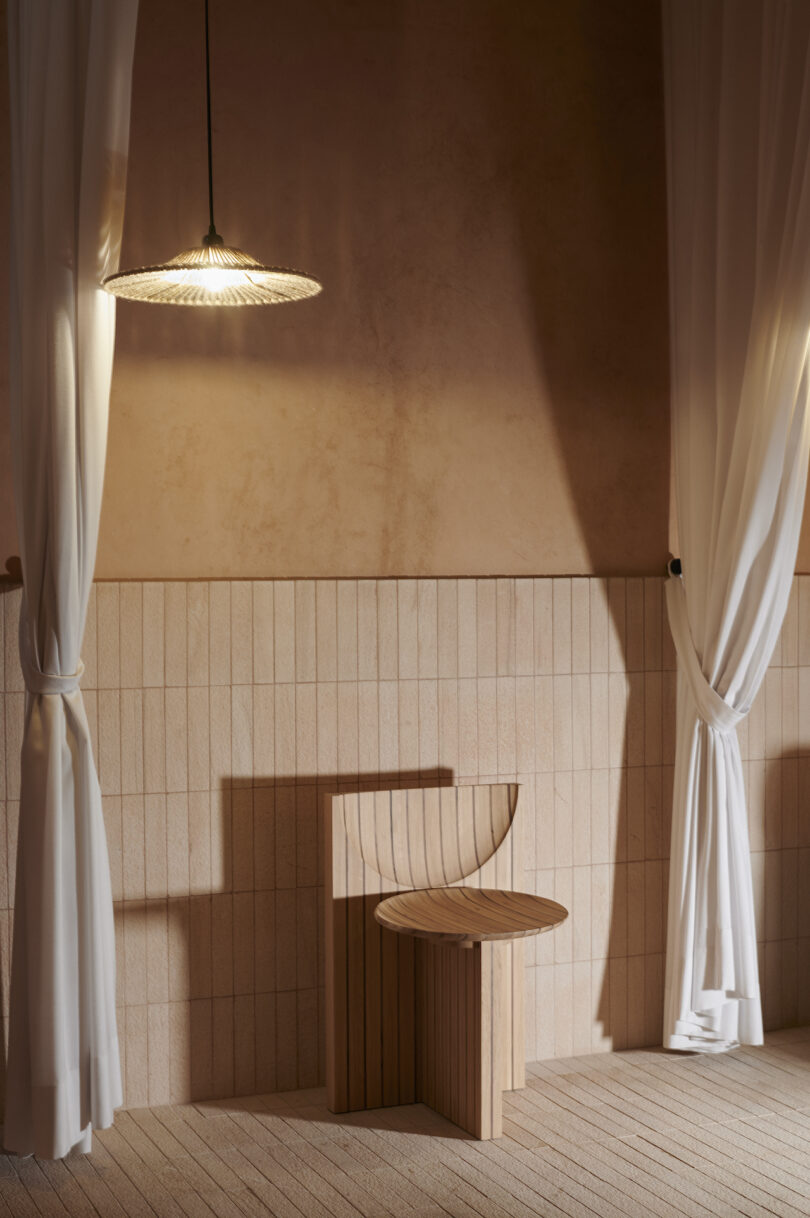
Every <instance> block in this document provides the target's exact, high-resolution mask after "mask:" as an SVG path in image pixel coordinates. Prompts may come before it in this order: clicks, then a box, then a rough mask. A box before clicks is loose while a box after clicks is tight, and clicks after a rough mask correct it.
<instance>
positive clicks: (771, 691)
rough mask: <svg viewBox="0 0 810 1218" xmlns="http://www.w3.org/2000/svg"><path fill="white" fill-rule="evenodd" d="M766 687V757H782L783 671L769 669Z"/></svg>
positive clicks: (766, 676)
mask: <svg viewBox="0 0 810 1218" xmlns="http://www.w3.org/2000/svg"><path fill="white" fill-rule="evenodd" d="M763 684H764V687H765V756H766V757H781V755H782V670H781V668H769V669H768V671H767V672H766V673H765V680H764V682H763Z"/></svg>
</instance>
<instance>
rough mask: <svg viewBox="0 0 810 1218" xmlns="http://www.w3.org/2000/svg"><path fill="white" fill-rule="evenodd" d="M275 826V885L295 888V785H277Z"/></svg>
mask: <svg viewBox="0 0 810 1218" xmlns="http://www.w3.org/2000/svg"><path fill="white" fill-rule="evenodd" d="M275 826H276V840H275V862H276V882H275V886H276V888H294V887H295V885H296V858H295V828H296V825H295V787H294V786H284V787H276V795H275Z"/></svg>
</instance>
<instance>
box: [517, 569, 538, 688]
mask: <svg viewBox="0 0 810 1218" xmlns="http://www.w3.org/2000/svg"><path fill="white" fill-rule="evenodd" d="M515 673H516V674H517V676H520V677H528V676H532V675H533V674H534V584H533V581H532V580H530V579H516V580H515Z"/></svg>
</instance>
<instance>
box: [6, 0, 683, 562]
mask: <svg viewBox="0 0 810 1218" xmlns="http://www.w3.org/2000/svg"><path fill="white" fill-rule="evenodd" d="M200 7H201V6H200V5H199V4H198V3H197V0H173V3H171V4H165V3H163V2H162V0H141V8H140V19H139V33H138V45H137V51H136V63H135V76H134V91H133V106H132V137H131V160H130V171H129V185H128V205H127V217H126V225H125V237H124V261H125V263H130V264H132V263H135V264H138V263H142V262H145V261H154V260H155V259H160V258H163V257H168V256H170V255H172V254H173V253H175V252H176V251H177V250H178V249H179V248H181V247H183V246H184V245H190V244H194V243H196V242H197V241H198V240H199V237H200V235H201V233H202V232H203V231H204V229H205V228H206V227H207V222H206V196H205V187H206V179H205V146H204V95H203V91H202V87H203V77H202V54H203V46H202V30H201V28H200V16H201V14H200V11H199V10H200ZM212 33H213V62H212V71H213V84H214V136H215V147H214V155H215V177H216V188H217V200H216V202H217V208H216V210H217V223H218V227H219V228H220V230H221V231H222V232H223V234H224V235H225V237H226V239H227V240H229V241H231V242H233V243H235V244H239V245H243V246H244V247H246V248H247V249H249V250H250V251H252V252H254V253H255V254H256V255H258V256H260V257H262V258H264V259H266V260H268V261H271V262H279V263H282V264H284V263H286V264H291V265H300V266H303V267H305V268H306V269H309V270H311V271H313V272H315V273H317V274H318V275H319V276H320V277H321V278H322V280H323V282H324V284H325V291H324V294H323V296H322V297H321V298H320V299H319V300H317V301H315V302H311V303H307V304H300V305H296V306H289V307H285V308H280V309H270V310H239V311H232V312H226V311H219V310H215V311H212V312H211V313H207V312H205V313H203V312H201V311H193V312H189V311H181V310H172V309H169V308H155V307H152V308H150V307H146V306H138V305H134V304H128V303H123V304H121V306H120V307H119V313H118V341H117V351H116V364H115V376H114V387H113V395H112V410H111V427H110V444H109V463H108V470H107V484H106V490H105V500H104V511H103V521H102V530H101V541H100V549H99V560H98V569H97V574H98V575H99V577H101V578H141V577H143V578H146V577H155V578H168V577H171V578H191V577H222V576H232V577H244V576H300V575H304V574H306V575H319V576H327V575H341V576H371V575H375V576H385V575H390V574H399V575H402V574H413V575H416V574H436V573H439V574H470V575H475V574H492V573H507V574H524V573H533V574H534V573H546V572H589V571H597V572H622V573H633V572H654V571H659V570H661V569H662V567H663V563H664V561H665V558H666V553H667V528H666V514H667V476H668V475H667V470H668V440H667V429H668V420H667V357H666V299H665V260H666V251H665V222H664V178H663V173H664V163H663V144H662V138H663V136H662V117H661V79H660V53H659V33H658V9H657V4H654V3H648V2H647V0H635V2H631V0H623V2H621V3H618V4H612V5H610V6H605V5H604V4H602V3H597V2H596V0H588V2H584V0H583V2H582V3H566V4H562V5H560V4H558V3H538V2H537V0H510V2H509V3H508V4H504V3H502V2H496V0H491V2H490V0H472V2H470V0H440V3H435V0H385V3H382V4H380V3H379V0H355V2H352V3H346V0H280V2H279V3H274V4H272V5H269V4H266V3H264V2H263V0H239V4H238V5H236V6H231V5H225V4H223V3H216V2H215V3H214V4H213V5H212ZM0 296H4V293H2V290H0ZM2 443H4V442H1V443H0V470H1V471H2V473H1V474H0V481H1V482H2V483H3V485H4V486H5V485H7V483H8V478H7V477H5V476H3V475H5V474H6V473H7V470H8V458H7V453H6V452H5V450H4V448H3V447H2ZM0 513H1V514H2V518H1V519H0V543H2V557H3V558H5V556H6V554H8V553H10V552H13V551H14V549H15V541H14V536H13V528H12V521H11V518H10V512H9V506H8V504H7V502H6V500H5V498H3V499H2V500H0Z"/></svg>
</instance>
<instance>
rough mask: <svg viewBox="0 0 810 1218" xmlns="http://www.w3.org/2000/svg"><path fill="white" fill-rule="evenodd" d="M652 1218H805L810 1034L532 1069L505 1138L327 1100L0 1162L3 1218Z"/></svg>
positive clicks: (163, 1114) (262, 1107) (220, 1106)
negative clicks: (708, 1050)
mask: <svg viewBox="0 0 810 1218" xmlns="http://www.w3.org/2000/svg"><path fill="white" fill-rule="evenodd" d="M212 1214H214V1215H220V1216H221V1218H242V1216H244V1215H248V1216H250V1218H253V1216H258V1215H268V1214H272V1215H279V1216H284V1218H357V1216H358V1215H362V1216H363V1218H406V1216H407V1218H418V1216H423V1215H424V1216H427V1215H438V1216H446V1215H452V1216H454V1218H456V1216H457V1218H462V1216H464V1218H466V1216H467V1215H471V1216H473V1218H475V1216H479V1218H501V1216H504V1215H510V1216H511V1215H515V1216H516V1218H530V1216H531V1218H536V1216H537V1215H540V1216H542V1218H545V1216H546V1215H549V1216H556V1215H568V1216H569V1218H580V1216H584V1218H591V1216H593V1215H599V1216H600V1218H628V1216H638V1218H648V1216H650V1215H658V1216H661V1218H667V1216H669V1215H682V1214H683V1215H694V1216H695V1218H697V1216H700V1218H709V1216H713V1218H717V1216H724V1215H732V1214H734V1215H739V1214H743V1215H748V1216H751V1218H753V1216H754V1215H771V1216H773V1215H776V1216H777V1218H794V1216H795V1218H802V1216H803V1218H807V1215H810V1029H808V1028H804V1029H792V1030H790V1031H784V1032H779V1033H775V1034H772V1035H770V1036H769V1037H768V1038H767V1043H766V1045H765V1046H764V1047H763V1048H760V1049H740V1050H737V1051H736V1052H734V1053H730V1054H725V1055H723V1056H717V1057H697V1056H695V1057H684V1056H680V1055H673V1054H666V1053H663V1052H661V1051H660V1050H658V1051H657V1050H635V1051H632V1052H627V1053H617V1054H601V1055H598V1056H594V1057H587V1058H575V1059H573V1058H572V1059H569V1060H565V1061H561V1060H558V1061H550V1062H544V1063H539V1064H537V1065H534V1066H530V1067H529V1071H528V1087H527V1089H526V1090H525V1091H523V1092H520V1093H515V1094H514V1095H510V1096H507V1098H506V1113H505V1136H504V1138H503V1139H502V1140H501V1141H499V1142H475V1141H473V1140H471V1139H470V1138H469V1137H468V1136H467V1135H466V1134H463V1133H462V1132H461V1131H460V1130H458V1129H456V1128H455V1126H453V1125H450V1124H449V1123H448V1122H446V1121H444V1120H442V1118H441V1117H438V1116H436V1115H435V1114H434V1113H432V1112H431V1111H430V1110H429V1109H427V1108H424V1107H422V1106H421V1105H413V1106H409V1107H407V1108H400V1109H384V1110H379V1111H376V1112H361V1113H354V1114H349V1115H344V1116H339V1117H335V1116H332V1115H331V1114H330V1113H329V1112H328V1111H327V1109H326V1106H325V1103H324V1092H323V1091H322V1090H318V1091H310V1092H291V1093H287V1094H284V1095H268V1096H260V1097H256V1096H253V1097H250V1098H247V1099H242V1100H238V1099H237V1100H227V1101H218V1102H216V1103H207V1104H189V1105H182V1106H177V1107H171V1108H154V1109H140V1110H131V1111H129V1112H122V1113H120V1114H119V1115H118V1117H117V1119H116V1124H115V1128H114V1129H110V1130H107V1131H105V1132H104V1133H102V1134H97V1135H96V1138H95V1142H94V1149H93V1153H92V1155H89V1156H86V1157H84V1156H77V1157H74V1158H71V1159H69V1160H66V1161H64V1162H61V1163H47V1162H40V1161H38V1160H36V1159H25V1160H19V1159H15V1158H10V1157H2V1156H0V1216H4V1215H11V1216H12V1218H27V1216H29V1215H30V1216H31V1218H39V1216H40V1215H62V1216H63V1215H77V1216H81V1218H107V1215H110V1216H111V1218H125V1216H126V1218H129V1216H132V1218H198V1216H199V1218H203V1216H204V1215H212Z"/></svg>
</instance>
